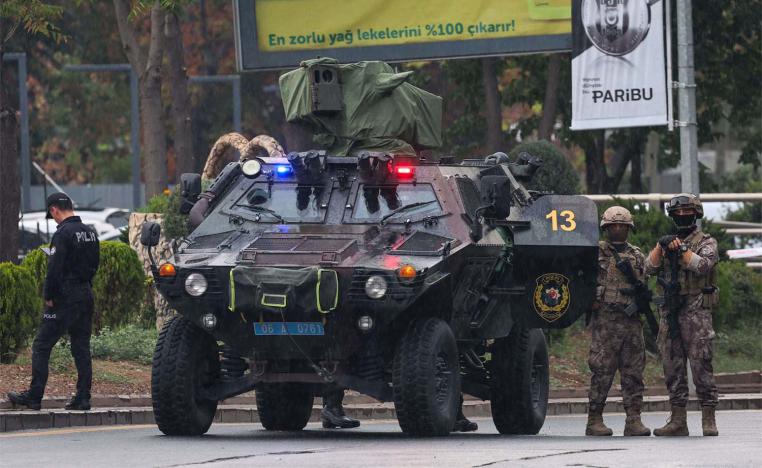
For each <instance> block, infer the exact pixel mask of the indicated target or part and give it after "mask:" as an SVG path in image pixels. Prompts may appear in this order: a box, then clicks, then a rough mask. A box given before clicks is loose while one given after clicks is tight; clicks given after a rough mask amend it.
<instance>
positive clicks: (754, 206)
mask: <svg viewBox="0 0 762 468" xmlns="http://www.w3.org/2000/svg"><path fill="white" fill-rule="evenodd" d="M720 187H721V190H722V191H723V192H731V193H737V192H741V193H759V192H762V179H760V178H759V175H758V174H756V173H755V171H754V170H752V168H750V167H741V168H740V169H739V170H737V171H736V172H734V173H733V174H730V175H729V176H726V177H725V178H724V179H723V180H722V181H721V182H720ZM725 218H726V219H727V220H729V221H744V222H747V223H762V202H754V203H743V204H742V206H741V208H739V209H737V210H734V211H731V212H729V213H728V214H727V215H726V217H725Z"/></svg>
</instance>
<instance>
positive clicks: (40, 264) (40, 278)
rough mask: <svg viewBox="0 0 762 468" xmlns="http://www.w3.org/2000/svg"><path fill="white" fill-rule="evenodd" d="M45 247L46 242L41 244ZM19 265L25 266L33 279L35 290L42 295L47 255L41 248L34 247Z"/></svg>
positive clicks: (46, 268) (46, 269)
mask: <svg viewBox="0 0 762 468" xmlns="http://www.w3.org/2000/svg"><path fill="white" fill-rule="evenodd" d="M42 247H47V244H46V245H44V246H42ZM21 266H23V267H25V268H27V269H28V270H29V272H30V273H31V274H32V277H33V278H34V280H35V291H36V292H37V295H38V296H39V297H42V289H43V287H45V274H46V273H47V271H48V256H47V255H45V252H43V251H42V249H34V250H32V251H31V252H29V253H28V254H27V256H26V257H24V260H22V261H21Z"/></svg>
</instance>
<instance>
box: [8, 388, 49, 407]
mask: <svg viewBox="0 0 762 468" xmlns="http://www.w3.org/2000/svg"><path fill="white" fill-rule="evenodd" d="M8 400H10V402H11V403H13V405H14V406H26V407H27V408H29V409H31V410H35V411H39V410H40V408H41V407H42V399H41V398H35V397H33V396H32V395H31V394H30V393H29V392H28V391H26V392H8Z"/></svg>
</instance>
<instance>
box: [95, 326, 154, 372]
mask: <svg viewBox="0 0 762 468" xmlns="http://www.w3.org/2000/svg"><path fill="white" fill-rule="evenodd" d="M157 336H158V332H157V330H156V327H152V328H142V327H139V326H136V325H127V326H124V327H121V328H118V329H116V330H111V329H110V328H108V327H105V328H103V329H102V330H101V332H100V333H99V334H98V335H97V336H94V337H93V338H92V339H91V340H90V349H91V350H92V355H93V358H95V359H108V360H111V361H134V362H139V363H141V364H150V363H151V360H152V359H153V351H154V347H155V346H156V338H157Z"/></svg>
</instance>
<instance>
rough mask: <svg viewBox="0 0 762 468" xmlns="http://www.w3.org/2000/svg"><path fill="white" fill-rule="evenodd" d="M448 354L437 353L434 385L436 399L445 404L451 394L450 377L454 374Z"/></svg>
mask: <svg viewBox="0 0 762 468" xmlns="http://www.w3.org/2000/svg"><path fill="white" fill-rule="evenodd" d="M447 358H448V356H447V353H445V352H440V353H439V354H437V358H436V362H435V364H434V368H435V372H434V385H435V394H436V401H437V403H438V404H439V405H440V406H441V405H445V404H446V402H447V400H448V397H449V394H450V378H451V376H452V370H450V364H449V363H448V360H447Z"/></svg>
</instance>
